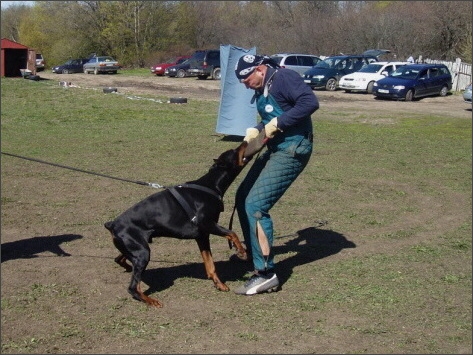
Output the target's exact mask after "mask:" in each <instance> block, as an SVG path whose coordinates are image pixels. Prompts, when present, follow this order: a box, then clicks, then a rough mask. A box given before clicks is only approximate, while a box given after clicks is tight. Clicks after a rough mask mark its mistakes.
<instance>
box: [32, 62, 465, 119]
mask: <svg viewBox="0 0 473 355" xmlns="http://www.w3.org/2000/svg"><path fill="white" fill-rule="evenodd" d="M40 76H41V78H44V79H50V80H56V81H58V82H60V81H64V82H70V83H71V84H73V85H77V86H80V87H83V88H90V89H97V90H102V89H103V88H106V87H116V88H117V89H118V92H119V93H122V94H127V95H152V96H159V97H162V96H164V97H168V98H171V97H186V98H188V99H199V100H210V101H218V100H220V81H218V80H212V79H207V80H199V79H197V78H194V77H190V78H169V77H158V76H155V75H151V74H150V76H149V77H130V76H125V75H120V74H116V75H113V74H102V75H91V74H82V73H78V74H70V75H64V74H54V73H51V72H49V71H47V72H41V75H40ZM314 93H315V94H316V95H317V97H318V98H319V101H320V103H321V109H324V103H326V102H330V109H331V110H334V109H336V108H347V107H349V108H350V107H351V108H353V110H354V111H356V110H359V109H362V110H363V111H367V110H368V111H370V112H377V111H378V112H379V113H385V112H389V111H391V112H413V113H425V114H427V113H429V112H432V113H435V114H443V115H445V116H452V115H453V116H455V117H458V114H461V115H462V116H464V117H465V118H467V117H471V109H470V110H468V108H469V107H468V105H467V104H465V103H464V102H463V99H462V97H461V96H458V95H454V94H452V93H450V94H449V95H447V96H446V97H427V98H423V99H421V100H419V101H415V102H396V101H388V100H375V99H374V97H373V95H370V94H361V93H346V92H344V91H341V90H337V91H335V92H330V91H325V90H315V91H314ZM367 102H369V103H370V104H369V106H367V105H366V103H367ZM455 106H456V109H455Z"/></svg>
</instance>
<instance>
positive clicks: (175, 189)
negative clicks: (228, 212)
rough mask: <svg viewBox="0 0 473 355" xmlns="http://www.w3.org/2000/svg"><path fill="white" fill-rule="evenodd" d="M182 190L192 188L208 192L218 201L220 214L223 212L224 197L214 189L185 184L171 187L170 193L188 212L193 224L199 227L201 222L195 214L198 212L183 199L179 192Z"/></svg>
mask: <svg viewBox="0 0 473 355" xmlns="http://www.w3.org/2000/svg"><path fill="white" fill-rule="evenodd" d="M182 188H191V189H196V190H200V191H204V192H207V193H208V194H210V195H212V196H213V197H215V198H216V199H217V200H218V207H219V211H220V212H222V211H223V201H222V197H221V196H220V195H219V194H218V193H217V192H215V191H214V190H212V189H209V188H208V187H205V186H201V185H196V184H183V185H177V186H172V187H169V188H168V190H169V192H170V193H171V194H172V195H173V196H174V198H175V199H176V200H177V202H179V204H180V205H181V207H182V208H183V209H184V211H186V213H187V216H188V217H189V219H190V221H191V222H192V223H193V224H195V225H198V224H199V222H200V221H199V220H198V219H197V214H196V213H195V212H196V211H194V210H193V209H192V208H191V206H190V205H189V203H188V202H187V201H186V200H185V199H184V197H182V195H181V193H180V192H179V190H180V189H182Z"/></svg>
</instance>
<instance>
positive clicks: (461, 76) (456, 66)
mask: <svg viewBox="0 0 473 355" xmlns="http://www.w3.org/2000/svg"><path fill="white" fill-rule="evenodd" d="M424 63H435V64H445V65H446V66H447V68H448V70H450V73H452V81H453V82H452V90H453V91H462V90H464V89H465V87H466V86H467V85H468V84H470V83H471V64H468V63H462V62H461V59H460V58H457V59H456V61H455V62H445V61H443V60H435V59H425V60H424Z"/></svg>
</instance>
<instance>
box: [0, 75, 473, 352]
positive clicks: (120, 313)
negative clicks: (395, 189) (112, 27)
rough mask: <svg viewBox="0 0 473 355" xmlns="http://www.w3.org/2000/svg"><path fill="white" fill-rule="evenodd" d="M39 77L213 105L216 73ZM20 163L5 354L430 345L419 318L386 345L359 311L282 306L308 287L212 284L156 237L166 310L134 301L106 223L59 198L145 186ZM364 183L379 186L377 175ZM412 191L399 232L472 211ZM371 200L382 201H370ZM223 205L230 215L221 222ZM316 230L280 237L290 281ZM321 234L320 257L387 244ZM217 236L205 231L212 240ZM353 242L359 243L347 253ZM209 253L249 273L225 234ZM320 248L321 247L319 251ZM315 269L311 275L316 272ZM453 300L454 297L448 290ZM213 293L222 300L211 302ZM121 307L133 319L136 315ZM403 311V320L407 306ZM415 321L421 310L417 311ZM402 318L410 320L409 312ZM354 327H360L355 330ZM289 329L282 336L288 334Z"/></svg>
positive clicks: (456, 200) (6, 230) (431, 103)
mask: <svg viewBox="0 0 473 355" xmlns="http://www.w3.org/2000/svg"><path fill="white" fill-rule="evenodd" d="M39 75H40V77H42V78H45V79H50V80H56V81H58V83H59V82H61V81H62V82H67V83H68V85H74V86H80V87H82V88H89V89H94V90H102V89H103V88H104V87H115V88H117V91H118V92H119V93H121V94H125V95H138V96H139V95H147V96H150V95H151V96H159V97H169V98H174V97H184V98H188V99H190V100H192V99H202V100H211V101H217V100H219V99H220V82H219V81H215V80H198V79H196V78H183V79H178V78H167V77H156V76H153V75H151V74H150V76H149V77H139V78H137V77H127V76H124V75H120V74H117V75H91V74H89V75H86V74H71V75H57V74H53V73H51V72H49V71H46V72H41V73H39ZM315 93H316V95H317V96H318V98H319V100H320V102H321V110H337V108H352V109H353V112H354V114H359V113H360V112H364V111H366V110H367V109H369V110H370V111H371V112H379V113H382V115H381V116H382V117H384V118H383V120H385V121H386V120H387V121H389V114H390V113H392V112H401V111H402V112H422V113H428V112H431V113H435V114H436V115H438V114H442V115H445V116H447V117H448V116H451V117H464V118H465V119H471V109H469V108H468V106H467V105H466V104H464V103H463V100H462V99H461V97H459V96H458V95H452V94H450V95H448V96H447V97H435V98H424V99H422V100H419V101H416V102H412V103H400V102H393V101H382V100H374V98H373V96H372V95H367V94H355V93H350V94H348V93H345V92H343V91H336V92H327V91H323V90H320V91H315ZM368 102H369V105H367V103H368ZM368 106H369V108H368ZM340 119H343V117H341V118H340ZM346 119H349V118H346ZM28 166H29V165H28V163H21V162H20V163H18V166H17V167H16V170H17V171H16V172H15V173H14V174H15V176H10V177H9V179H5V180H4V182H3V183H4V184H5V185H4V186H3V187H2V190H3V189H9V190H10V191H14V193H15V196H16V198H17V202H16V203H15V204H14V206H10V205H9V208H8V210H6V211H3V212H2V219H5V220H8V224H7V225H6V226H5V225H3V223H2V299H5V300H8V302H7V303H6V304H2V350H3V351H2V352H3V353H295V354H296V353H347V352H348V353H350V352H355V353H356V352H367V353H389V352H391V349H401V350H403V351H404V352H406V353H408V352H409V350H408V349H409V346H407V347H406V346H405V344H402V346H400V345H399V344H398V343H394V342H396V341H398V342H400V341H401V339H402V340H404V339H410V340H409V341H412V349H415V350H417V351H419V349H421V351H422V352H424V351H425V352H428V351H427V350H425V349H427V348H426V347H416V345H415V343H416V342H422V341H423V340H424V338H423V337H424V336H425V333H423V332H422V330H419V329H421V328H422V325H419V329H404V323H403V319H397V320H393V322H395V323H396V324H397V325H399V327H398V333H397V334H390V335H389V336H392V337H393V339H395V340H392V341H391V340H390V339H386V338H385V335H383V332H382V330H381V331H379V332H376V331H374V328H375V327H374V325H373V324H368V323H367V322H366V319H363V317H362V316H360V318H359V319H356V320H354V319H351V318H348V317H347V316H346V315H345V314H343V312H340V311H339V310H337V309H331V310H330V312H328V313H329V314H330V315H327V316H326V317H325V318H322V316H321V315H320V314H318V313H317V312H314V313H313V315H312V316H308V315H307V313H304V312H303V311H301V313H298V311H297V312H292V313H286V312H284V302H285V301H284V299H285V297H287V298H289V297H297V295H296V293H297V292H305V291H306V290H305V289H303V288H300V289H292V290H291V287H287V289H286V290H284V288H283V289H282V290H281V291H280V292H278V293H277V294H274V295H268V296H267V297H266V298H253V299H250V298H244V297H243V298H241V297H240V298H238V297H235V295H233V294H232V293H218V292H216V291H215V292H213V291H214V290H213V289H212V288H211V284H210V283H211V281H207V280H203V278H204V276H203V274H202V271H203V270H202V266H201V263H202V261H201V258H200V255H199V253H198V251H197V247H196V245H195V243H193V242H189V241H182V242H180V241H176V240H172V241H168V240H166V238H162V239H160V241H159V245H160V253H159V255H153V254H152V260H151V262H150V265H149V266H148V270H149V271H148V272H147V273H146V275H145V276H144V280H143V281H144V283H145V284H147V285H150V287H153V288H152V289H151V291H152V292H157V297H158V298H159V299H160V300H161V301H162V302H163V303H164V308H162V309H159V310H150V309H147V308H146V307H144V306H143V305H142V304H139V303H138V302H136V301H133V300H131V299H130V296H129V295H128V293H127V292H126V285H127V284H128V282H129V277H130V276H129V274H127V273H124V272H121V271H119V270H118V267H117V265H116V264H115V263H114V262H113V258H114V257H115V256H116V254H117V253H116V250H115V249H114V248H113V246H111V243H110V239H109V238H107V237H106V236H105V234H106V233H105V229H104V228H103V221H102V220H97V221H95V222H96V223H95V224H94V223H91V224H88V225H84V226H78V225H75V223H76V222H75V220H76V219H77V217H80V219H81V220H89V221H91V222H94V218H95V217H94V213H93V211H90V210H84V209H76V210H74V212H73V213H71V210H70V209H69V208H65V209H63V208H62V207H61V206H62V205H61V203H62V202H61V201H63V200H64V199H70V200H71V201H77V204H78V205H82V204H86V202H87V201H93V204H94V209H107V208H108V206H109V205H110V204H111V202H112V201H114V200H116V199H117V198H118V199H119V196H126V195H127V194H130V193H132V194H135V195H138V194H142V197H145V196H146V195H148V194H149V191H148V190H146V189H142V187H130V186H129V185H128V186H126V187H120V186H118V187H117V185H116V184H114V182H113V181H109V180H107V179H104V180H101V181H99V182H98V184H99V188H100V189H101V191H102V192H103V193H101V194H100V196H97V190H96V189H95V190H94V191H89V190H88V189H87V186H88V184H87V181H88V179H89V178H88V177H87V176H84V177H81V179H83V180H81V181H82V183H81V184H80V186H79V187H77V185H76V184H75V183H72V182H70V181H68V180H67V178H66V177H63V178H59V180H57V179H56V178H54V177H50V175H48V174H47V171H48V170H49V168H48V167H42V166H39V167H37V171H36V173H35V174H38V175H39V176H40V175H41V174H43V173H44V174H45V176H46V177H49V178H48V179H47V180H46V181H43V182H42V183H41V185H31V184H32V183H35V182H36V183H37V181H38V180H31V179H27V178H26V177H28V176H31V172H30V171H29V168H28ZM2 177H3V174H2ZM39 181H41V180H39ZM94 181H95V180H94ZM94 184H96V182H94ZM372 184H373V186H374V188H376V184H377V182H376V181H374V182H372ZM406 188H407V187H406ZM439 188H440V189H441V187H439ZM140 189H141V190H140ZM32 190H33V191H36V192H37V194H38V196H36V197H34V200H33V201H32V200H31V198H32V197H31V196H30V192H31V191H32ZM51 190H53V191H54V194H52V192H51ZM44 195H47V196H48V199H51V198H52V199H53V203H54V200H55V199H56V198H57V206H56V208H54V209H50V208H46V207H45V206H44V205H42V202H41V198H42V197H41V196H44ZM413 195H414V198H417V197H418V198H419V201H416V205H415V206H416V208H418V209H419V214H418V215H417V218H416V219H415V220H413V219H412V220H410V219H402V218H399V221H400V222H401V223H405V225H404V226H403V225H397V228H398V229H399V230H403V229H405V230H409V229H415V228H417V227H419V226H422V225H423V223H424V221H429V223H431V229H432V231H435V232H436V233H437V232H439V230H442V231H448V230H451V229H455V228H458V225H459V224H460V223H462V222H463V221H464V220H466V219H468V216H470V217H471V211H470V210H465V209H464V206H468V205H470V201H469V197H468V196H461V195H448V196H447V195H446V196H445V199H444V201H434V202H435V203H432V201H429V200H427V199H425V198H424V197H422V196H420V195H416V192H415V191H414V192H413ZM55 196H56V197H55ZM2 202H3V197H2ZM7 202H8V201H7ZM50 203H51V201H50ZM380 203H382V204H384V203H385V202H384V201H382V202H380ZM12 205H13V204H12ZM377 207H384V205H380V206H372V208H377ZM228 209H229V208H228ZM229 213H230V212H229V211H226V215H225V218H226V220H228V214H229ZM321 223H323V222H321ZM64 226H66V227H64ZM64 229H66V230H67V229H69V230H71V231H73V230H77V231H79V230H80V234H77V233H73V232H71V233H69V232H65V233H63V234H58V230H64ZM367 231H368V229H367V230H365V232H366V233H368V232H367ZM292 232H293V233H295V232H296V231H292ZM317 233H318V232H317V231H315V229H314V228H308V229H305V230H302V231H299V232H298V234H297V235H298V237H297V235H295V236H294V238H295V239H294V240H292V241H289V242H287V243H286V244H285V243H284V242H283V241H282V242H279V243H278V245H277V247H278V248H279V251H280V252H281V254H282V253H283V252H285V253H287V254H286V255H285V256H281V258H280V260H281V263H285V265H286V266H290V267H289V268H290V269H291V273H294V276H293V277H295V278H297V275H298V273H297V269H298V268H302V267H303V266H304V264H305V263H308V262H309V261H314V260H315V259H311V260H303V259H304V256H302V257H300V258H296V257H291V255H292V254H291V252H292V251H294V250H299V246H298V245H297V244H298V243H301V244H305V243H310V238H307V237H309V236H310V237H312V238H315V237H320V235H318V234H317ZM360 233H361V232H360ZM84 236H86V237H84ZM296 237H297V238H296ZM322 239H324V240H325V243H326V244H325V245H322V246H323V247H326V248H325V250H326V251H324V253H328V254H326V255H323V256H327V255H331V257H333V258H346V257H348V256H354V255H358V256H363V253H369V252H371V251H373V250H383V249H386V248H393V247H394V246H393V245H392V244H389V245H386V244H385V243H383V242H382V241H379V242H378V243H372V244H371V245H370V246H367V245H366V243H365V242H364V241H363V236H362V235H361V234H360V235H357V236H351V237H350V239H351V241H348V240H346V239H345V238H344V237H343V236H341V235H335V234H325V235H323V238H322ZM215 240H216V239H212V243H214V241H215ZM331 242H334V243H335V242H336V243H335V244H336V245H338V246H342V249H343V248H346V249H345V251H344V252H342V251H341V250H340V249H338V250H330V246H331V244H330V243H331ZM353 242H354V243H356V244H357V245H363V246H364V248H356V249H353ZM409 242H412V241H406V240H400V241H399V243H400V244H402V243H409ZM176 243H177V244H178V245H179V253H174V249H175V248H176ZM291 243H292V244H291ZM151 248H153V245H152V246H151ZM294 248H295V249H294ZM302 249H304V246H302V248H301V250H302ZM212 250H213V252H214V257H215V259H216V266H217V269H218V270H219V274H220V276H221V278H222V279H224V280H227V281H229V283H228V284H229V285H231V287H234V286H235V285H236V284H237V283H238V284H239V281H238V280H239V279H240V278H241V277H242V275H244V274H245V272H246V271H248V270H247V269H245V267H235V266H232V265H229V263H228V262H227V257H226V253H229V251H228V247H227V246H226V242H218V243H215V244H212ZM71 254H73V255H72V256H71ZM323 256H320V255H319V256H317V257H316V259H321V258H323ZM65 260H66V261H67V262H66V261H65ZM321 267H323V266H321ZM313 277H314V278H316V275H313ZM153 278H159V286H156V284H157V282H153V280H152V279H153ZM282 278H283V279H284V281H287V280H288V279H290V274H287V275H282ZM77 280H82V282H77ZM294 286H296V285H294ZM145 289H146V288H145ZM18 290H24V293H23V294H19V293H18ZM203 290H204V291H203ZM82 295H87V297H83V296H82ZM153 296H155V295H153ZM451 297H452V298H454V295H451ZM39 298H41V299H46V300H43V301H42V302H40V303H39V306H35V308H32V307H31V305H35V304H36V303H35V300H37V299H39ZM216 299H219V300H221V301H220V302H218V303H216V302H215V300H216ZM47 300H49V301H47ZM451 302H452V303H453V302H454V301H451ZM255 304H259V307H253V306H254V305H255ZM302 306H304V305H301V307H302ZM305 306H306V307H307V306H309V305H305ZM249 309H251V311H249ZM239 310H242V311H244V312H245V313H246V314H247V316H246V317H245V319H246V320H242V319H240V318H239ZM250 312H255V313H254V319H253V320H251V317H248V313H250ZM12 314H21V317H18V318H13V317H11V315H12ZM137 314H138V315H139V317H137V316H136V315H137ZM127 315H128V316H127ZM129 315H133V318H130V317H129ZM404 316H405V317H407V318H409V317H410V315H409V314H406V315H404ZM261 317H267V322H261ZM419 317H420V318H422V315H419ZM222 319H226V322H222V321H221V320H222ZM245 321H246V322H247V323H245ZM410 322H411V323H410V324H412V320H410ZM419 322H422V320H419ZM250 323H251V324H250ZM253 324H260V325H261V324H262V326H263V328H260V329H254V328H253ZM321 325H324V326H325V329H338V330H339V331H337V332H335V333H334V334H333V336H332V335H331V334H321V333H317V329H322V328H323V327H321ZM355 326H356V327H359V328H357V329H354V327H355ZM470 326H471V324H470ZM33 330H34V331H33ZM286 330H287V332H288V334H290V335H289V336H285V331H286ZM470 330H471V328H470ZM31 334H35V335H34V336H31ZM406 334H409V336H407V335H406ZM319 335H320V337H318V336H319ZM427 336H432V335H431V334H428V335H427ZM470 345H471V344H470ZM398 346H399V347H398ZM415 350H414V351H415ZM434 350H435V349H434ZM444 351H446V350H445V349H444ZM454 352H458V353H471V347H469V346H465V347H464V348H461V347H460V348H455V350H454Z"/></svg>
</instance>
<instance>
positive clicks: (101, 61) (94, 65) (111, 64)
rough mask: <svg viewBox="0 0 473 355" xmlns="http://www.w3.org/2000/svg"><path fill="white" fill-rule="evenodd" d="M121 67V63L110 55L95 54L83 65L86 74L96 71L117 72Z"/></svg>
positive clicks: (95, 72)
mask: <svg viewBox="0 0 473 355" xmlns="http://www.w3.org/2000/svg"><path fill="white" fill-rule="evenodd" d="M118 69H120V64H118V62H117V61H116V60H115V59H113V58H112V57H110V56H98V57H97V56H94V57H91V58H89V60H88V61H87V63H85V64H84V65H83V66H82V70H83V71H84V73H85V74H90V73H94V74H95V75H97V74H99V73H112V74H116V73H117V71H118Z"/></svg>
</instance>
